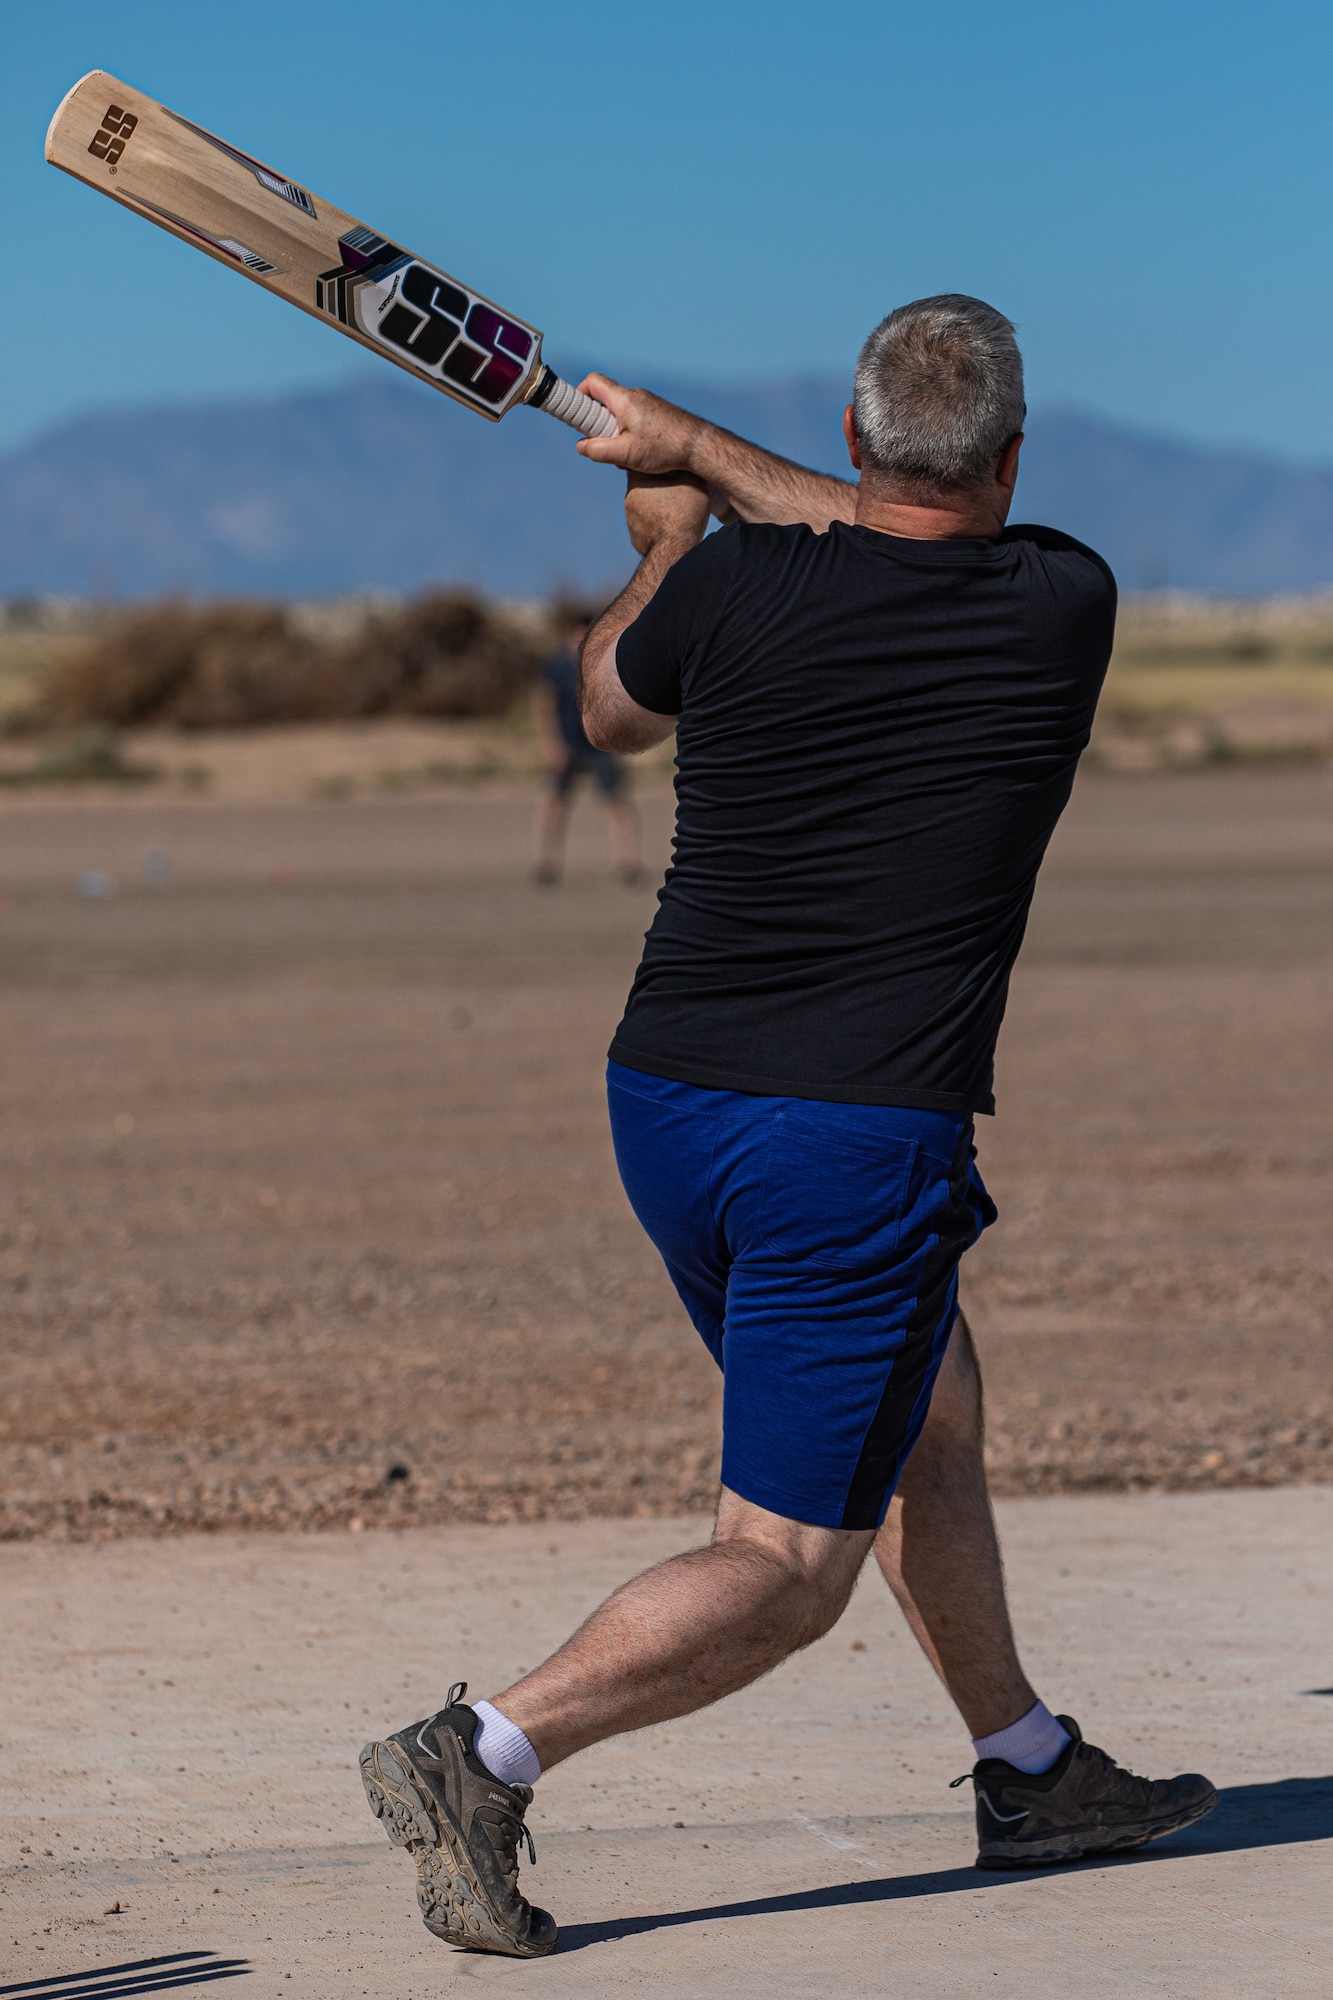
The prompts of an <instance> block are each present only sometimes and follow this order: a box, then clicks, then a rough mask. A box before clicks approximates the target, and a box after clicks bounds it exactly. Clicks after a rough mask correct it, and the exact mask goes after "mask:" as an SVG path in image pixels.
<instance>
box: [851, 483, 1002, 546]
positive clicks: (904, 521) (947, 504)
mask: <svg viewBox="0 0 1333 2000" xmlns="http://www.w3.org/2000/svg"><path fill="white" fill-rule="evenodd" d="M1009 498H1010V494H1009V490H1008V489H1006V488H1005V487H1003V486H1001V485H1000V483H999V481H998V480H997V481H995V482H993V483H992V484H990V485H987V486H986V487H984V488H982V489H981V490H980V491H978V492H970V493H958V494H951V495H949V496H948V497H947V498H945V497H943V496H941V497H940V498H939V499H938V500H934V501H931V502H928V503H927V502H922V501H921V500H910V499H907V498H906V497H905V496H904V495H902V494H901V493H895V492H894V491H893V489H892V488H886V487H884V486H880V485H876V484H874V483H872V482H870V481H868V480H866V479H865V478H864V477H863V478H862V480H861V484H860V486H859V487H858V489H857V495H856V525H857V527H858V528H875V529H876V530H877V531H878V532H879V533H880V534H881V535H902V536H904V537H906V539H907V540H908V541H913V542H949V541H955V540H958V539H961V538H964V537H966V538H968V539H975V540H988V539H993V538H994V537H995V536H996V535H998V534H999V532H1000V530H1001V529H1002V528H1003V526H1004V524H1005V520H1006V517H1007V516H1008V513H1009Z"/></svg>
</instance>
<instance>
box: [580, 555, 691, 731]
mask: <svg viewBox="0 0 1333 2000" xmlns="http://www.w3.org/2000/svg"><path fill="white" fill-rule="evenodd" d="M697 540H698V537H697V536H694V535H691V536H684V535H682V536H679V537H664V538H663V539H662V540H661V541H658V542H654V544H653V546H652V547H651V548H650V549H649V551H648V553H647V554H646V555H645V556H644V558H643V560H642V562H641V563H640V564H639V567H638V568H637V569H636V570H635V572H634V574H633V576H632V577H631V578H630V580H629V582H628V583H627V584H626V585H625V588H624V589H623V590H622V591H621V593H620V595H619V597H618V598H617V599H616V600H615V602H614V604H610V605H608V606H607V608H606V610H605V611H604V612H603V613H602V615H601V617H600V618H599V619H598V620H597V623H596V624H595V625H594V626H593V628H592V630H591V631H590V632H589V634H588V636H587V638H586V639H585V640H584V642H583V650H582V652H581V654H580V656H579V692H580V697H581V701H582V707H583V726H584V728H585V729H586V731H587V732H588V737H589V740H590V741H591V742H593V743H595V744H596V745H597V747H598V748H599V749H601V750H621V751H629V752H631V753H632V752H633V751H636V750H650V749H651V748H652V746H653V744H654V743H662V742H664V741H665V740H666V738H667V737H668V736H670V734H671V732H672V730H673V729H674V728H675V726H676V720H675V717H674V716H671V715H655V714H653V713H652V711H651V710H648V709H644V708H640V706H639V704H638V703H637V702H636V701H632V700H631V699H630V697H629V695H628V694H627V693H626V692H625V689H624V687H623V686H622V684H621V680H620V675H619V674H618V673H617V672H616V646H617V643H618V642H619V639H620V635H621V633H622V632H624V631H625V630H627V628H628V627H629V626H631V625H632V624H633V623H634V621H635V619H636V618H637V617H638V615H639V613H640V612H641V611H642V610H643V608H644V606H645V605H646V604H647V603H648V602H649V601H650V599H651V598H652V597H653V595H654V594H655V592H656V590H657V586H658V585H659V583H661V581H662V578H663V577H664V576H665V575H666V573H667V571H668V570H669V569H670V567H671V565H672V563H674V562H679V560H680V558H681V557H682V556H683V555H688V553H689V551H690V550H691V549H692V548H693V547H694V546H695V544H696V542H697Z"/></svg>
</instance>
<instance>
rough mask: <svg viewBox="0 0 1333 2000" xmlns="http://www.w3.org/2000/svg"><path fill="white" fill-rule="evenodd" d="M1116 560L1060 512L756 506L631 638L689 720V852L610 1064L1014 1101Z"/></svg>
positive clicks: (676, 571) (712, 541)
mask: <svg viewBox="0 0 1333 2000" xmlns="http://www.w3.org/2000/svg"><path fill="white" fill-rule="evenodd" d="M1114 624H1115V579H1114V578H1113V576H1112V575H1111V572H1110V570H1109V569H1108V568H1107V566H1106V564H1105V563H1104V562H1103V561H1102V559H1101V557H1100V556H1098V555H1095V554H1094V553H1093V551H1092V550H1091V549H1087V548H1084V547H1083V545H1082V544H1081V543H1080V542H1075V541H1072V540H1071V539H1070V537H1069V536H1068V535H1062V534H1058V533H1057V532H1055V531H1054V530H1053V529H1050V528H1033V527H1016V528H1008V529H1006V530H1005V532H1004V533H1003V534H1002V535H1001V536H999V537H998V539H996V540H993V541H991V540H957V541H909V540H906V539H904V538H902V537H900V536H897V535H885V534H880V533H879V532H878V531H877V530H875V529H873V528H861V527H848V526H845V525H843V524H841V523H835V525H834V526H833V527H832V528H831V529H830V530H829V532H828V533H827V534H823V535H817V534H814V533H813V532H812V531H811V530H810V529H809V528H805V527H771V526H759V525H756V526H734V527H730V528H725V529H723V530H721V531H720V532H719V533H717V534H714V535H710V536H709V537H708V538H707V539H706V540H705V541H703V542H701V543H700V544H699V546H698V547H697V548H695V549H692V550H691V551H690V553H689V554H688V555H687V556H685V557H683V558H682V559H681V560H680V561H679V562H677V563H676V564H674V566H673V567H672V568H671V569H670V570H669V571H668V573H667V575H666V577H665V578H664V579H663V581H662V583H661V585H660V587H659V589H658V591H657V593H656V595H655V596H654V597H653V599H652V601H651V603H649V604H648V605H647V606H646V607H645V609H644V610H643V612H642V613H641V614H640V616H639V617H638V618H637V619H636V620H635V622H634V623H633V624H632V625H631V626H630V627H629V628H628V630H627V631H625V632H624V633H622V634H621V638H620V643H619V647H618V649H617V655H616V660H617V666H618V668H619V672H620V678H621V680H622V682H623V683H624V686H625V689H626V691H627V692H628V693H629V695H630V696H631V697H632V698H633V700H635V701H636V702H638V703H640V704H641V705H642V706H643V707H644V708H649V709H653V710H655V711H656V712H657V713H658V714H661V715H678V716H679V718H680V721H679V725H678V729H677V739H676V746H677V748H676V758H677V775H676V801H677V804H676V835H675V843H674V854H673V860H672V865H671V868H670V869H669V871H668V873H667V878H666V883H665V885H664V887H663V889H662V891H661V894H660V897H659V899H658V911H657V916H656V918H655V919H654V921H653V925H652V928H651V930H650V931H649V933H648V937H647V940H646V944H645V948H644V954H643V959H642V962H641V964H640V966H639V970H638V974H637V976H636V978H635V981H634V986H633V990H632V991H631V993H630V997H629V1003H628V1005H627V1007H626V1010H625V1015H624V1019H623V1020H622V1021H621V1024H620V1027H619V1029H618V1030H617V1033H616V1038H615V1041H614V1042H613V1043H612V1045H611V1056H612V1058H613V1060H614V1061H616V1062H618V1063H623V1064H625V1066H626V1067H627V1068H630V1069H638V1070H644V1071H647V1072H648V1073H649V1074H651V1075H655V1076H664V1077H670V1078H674V1079H675V1080H677V1081H678V1082H682V1083H694V1084H701V1085H704V1086H705V1087H712V1088H717V1089H723V1090H741V1091H747V1092H750V1093H752V1094H755V1095H758V1096H785V1097H810V1098H826V1099H832V1100H834V1101H837V1102H840V1103H851V1104H902V1105H908V1106H917V1107H921V1108H924V1109H927V1110H940V1111H958V1112H971V1111H993V1110H994V1108H995V1100H994V1097H993V1095H992V1082H993V1059H994V1053H995V1040H996V1036H997V1035H998V1033H999V1028H1000V1021H1001V1019H1002V1017H1003V1014H1004V1006H1005V999H1006V995H1007V992H1008V985H1009V973H1010V970H1011V968H1012V966H1013V962H1014V959H1015V957H1016V956H1017V953H1018V948H1019V945H1020V944H1021V943H1022V939H1023V928H1024V925H1025V923H1026V921H1027V912H1028V905H1029V903H1030V901H1031V898H1032V891H1033V886H1034V884H1035V882H1036V877H1037V870H1038V868H1039V866H1040V865H1041V859H1042V856H1043V854H1044V853H1045V851H1046V844H1047V842H1048V840H1049V839H1050V836H1051V832H1052V829H1053V828H1054V826H1055V823H1056V820H1057V819H1058V818H1059V816H1060V813H1061V811H1062V809H1063V807H1064V805H1065V802H1066V800H1067V799H1068V797H1069V793H1070V788H1071V786H1072V784H1073V780H1074V769H1075V766H1076V764H1077V762H1078V758H1079V754H1080V752H1081V751H1082V749H1083V748H1084V745H1085V744H1086V743H1087V740H1088V733H1089V731H1090V729H1091V726H1092V715H1093V709H1094V708H1095V706H1096V702H1097V696H1098V693H1099V691H1100V688H1101V684H1102V679H1103V676H1104V675H1105V672H1106V664H1107V661H1108V659H1109V657H1110V652H1111V638H1112V633H1113V629H1114Z"/></svg>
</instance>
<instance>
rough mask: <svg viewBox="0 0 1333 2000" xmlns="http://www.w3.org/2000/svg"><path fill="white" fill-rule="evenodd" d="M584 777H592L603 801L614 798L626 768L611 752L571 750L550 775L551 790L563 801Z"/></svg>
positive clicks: (621, 783) (620, 786)
mask: <svg viewBox="0 0 1333 2000" xmlns="http://www.w3.org/2000/svg"><path fill="white" fill-rule="evenodd" d="M585 773H586V774H587V776H588V777H590V778H592V779H593V780H594V781H595V783H596V785H597V789H598V791H599V792H601V793H602V794H603V795H604V796H605V797H606V798H613V797H614V796H615V794H616V793H617V792H619V791H621V790H622V789H623V787H624V783H625V767H624V765H623V764H622V763H621V761H620V759H619V757H617V756H616V754H615V752H614V751H611V750H593V749H591V748H589V749H587V750H571V752H570V754H569V757H568V758H567V760H566V762H565V764H564V765H563V767H562V768H561V769H560V770H558V771H553V772H552V773H551V790H552V791H553V792H554V793H555V795H556V797H557V798H561V799H563V798H565V797H566V796H567V795H568V794H569V793H570V792H572V791H573V789H574V787H575V785H576V784H577V783H578V781H579V779H580V778H581V777H582V776H583V775H584V774H585Z"/></svg>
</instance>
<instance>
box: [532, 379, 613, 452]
mask: <svg viewBox="0 0 1333 2000" xmlns="http://www.w3.org/2000/svg"><path fill="white" fill-rule="evenodd" d="M528 400H529V402H531V403H534V404H535V405H536V406H537V408H538V409H539V410H545V412H546V414H547V416H548V417H558V418H559V419H560V421H561V423H562V424H568V425H569V426H570V427H571V429H573V430H576V431H582V432H583V435H584V437H592V438H605V437H615V436H616V435H617V433H618V432H619V429H620V426H619V425H618V424H617V422H616V420H615V418H614V417H613V416H612V415H611V412H610V411H609V410H608V409H607V407H606V404H605V403H595V402H594V401H593V399H592V397H591V396H585V395H584V393H583V391H582V390H581V389H576V388H575V387H574V385H573V383H572V382H565V381H562V380H561V378H560V376H559V375H557V374H556V372H555V370H554V368H547V369H546V370H545V371H544V372H543V374H542V378H541V380H540V381H539V382H538V384H537V392H536V394H535V395H533V396H530V397H529V398H528Z"/></svg>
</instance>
